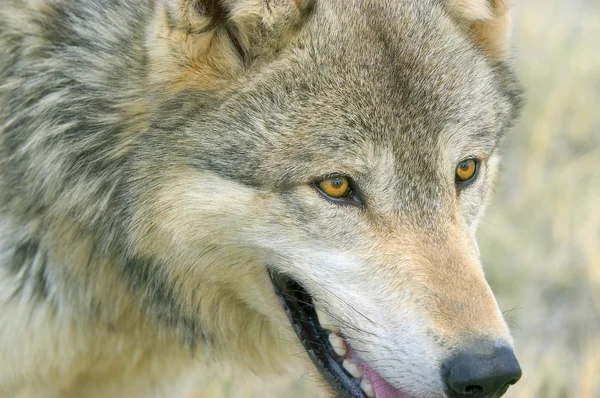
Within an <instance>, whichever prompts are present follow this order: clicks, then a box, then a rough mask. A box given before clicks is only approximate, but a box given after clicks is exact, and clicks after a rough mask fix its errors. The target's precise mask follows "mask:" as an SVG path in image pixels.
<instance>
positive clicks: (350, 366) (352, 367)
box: [342, 359, 363, 379]
mask: <svg viewBox="0 0 600 398" xmlns="http://www.w3.org/2000/svg"><path fill="white" fill-rule="evenodd" d="M342 366H343V367H344V369H346V371H347V372H348V373H350V375H351V376H352V377H354V378H356V379H358V378H361V377H362V375H363V372H362V370H360V368H359V367H358V365H357V364H355V363H354V362H352V361H351V360H349V359H344V362H342Z"/></svg>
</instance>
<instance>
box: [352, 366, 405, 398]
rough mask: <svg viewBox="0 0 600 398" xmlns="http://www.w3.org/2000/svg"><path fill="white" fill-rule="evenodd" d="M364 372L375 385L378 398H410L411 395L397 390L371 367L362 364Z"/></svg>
mask: <svg viewBox="0 0 600 398" xmlns="http://www.w3.org/2000/svg"><path fill="white" fill-rule="evenodd" d="M362 368H363V372H364V374H365V375H366V376H367V379H369V381H370V382H371V384H372V385H373V389H374V390H375V396H376V397H377V398H410V396H409V395H406V394H404V393H403V392H401V391H398V390H397V389H395V388H394V387H393V386H392V385H391V384H390V383H388V382H387V381H385V379H384V378H383V377H381V376H379V375H378V374H377V372H375V371H374V370H373V369H371V367H370V366H369V365H366V364H364V363H363V364H362Z"/></svg>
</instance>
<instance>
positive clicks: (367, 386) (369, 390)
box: [360, 379, 375, 398]
mask: <svg viewBox="0 0 600 398" xmlns="http://www.w3.org/2000/svg"><path fill="white" fill-rule="evenodd" d="M360 388H362V390H363V391H364V393H365V395H366V396H367V397H369V398H373V397H374V396H375V390H373V384H371V382H370V381H369V380H367V379H362V380H361V382H360Z"/></svg>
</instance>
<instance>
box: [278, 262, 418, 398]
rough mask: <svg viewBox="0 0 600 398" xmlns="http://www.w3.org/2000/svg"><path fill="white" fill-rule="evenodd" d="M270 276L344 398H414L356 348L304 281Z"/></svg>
mask: <svg viewBox="0 0 600 398" xmlns="http://www.w3.org/2000/svg"><path fill="white" fill-rule="evenodd" d="M270 275H271V280H272V281H273V285H274V287H275V293H276V294H277V295H278V296H279V299H280V301H281V305H282V307H283V309H284V310H285V313H286V314H287V316H288V318H289V319H290V322H291V324H292V326H293V328H294V331H295V332H296V334H297V335H298V338H299V339H300V342H301V343H302V345H303V346H304V349H305V350H306V351H307V353H308V355H309V357H310V359H311V360H312V361H313V363H314V364H315V366H316V367H317V369H318V370H319V372H320V373H321V375H322V376H323V377H324V378H325V380H326V381H327V382H328V383H329V384H330V385H331V387H332V388H333V389H334V391H335V392H336V393H337V395H338V396H339V397H340V398H372V397H377V398H410V396H409V395H407V394H404V393H402V392H401V391H398V390H397V389H396V388H394V387H393V386H392V385H391V384H389V383H388V382H387V381H386V380H384V379H383V378H382V377H381V376H379V375H378V374H377V372H375V370H373V369H372V368H371V367H370V366H369V365H367V364H366V363H365V362H364V361H363V360H362V359H361V358H360V357H359V356H358V355H357V354H356V353H355V352H353V351H352V348H351V347H350V345H349V344H348V343H347V342H346V341H345V339H344V337H343V335H342V334H341V333H340V330H339V329H338V328H337V327H335V326H334V325H333V324H332V322H331V320H330V318H329V317H328V316H327V315H326V314H325V313H324V312H322V311H320V310H317V309H316V307H315V306H314V304H313V300H312V297H311V296H310V294H308V292H307V291H306V290H305V289H304V288H303V287H302V286H300V284H298V283H297V282H295V281H293V280H292V279H289V278H287V277H285V276H282V275H274V274H272V273H270Z"/></svg>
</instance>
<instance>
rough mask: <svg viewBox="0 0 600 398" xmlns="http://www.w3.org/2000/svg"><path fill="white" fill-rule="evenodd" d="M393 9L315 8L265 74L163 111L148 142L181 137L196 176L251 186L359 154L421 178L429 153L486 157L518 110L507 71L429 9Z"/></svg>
mask: <svg viewBox="0 0 600 398" xmlns="http://www.w3.org/2000/svg"><path fill="white" fill-rule="evenodd" d="M398 3H401V4H396V2H375V1H362V2H351V3H349V4H337V3H336V2H316V3H315V8H314V10H312V13H311V15H310V17H309V18H308V19H307V21H306V22H305V24H304V25H303V28H302V30H301V32H300V33H299V36H298V37H297V38H296V40H295V41H294V42H293V43H291V44H290V45H289V46H288V48H285V49H283V50H282V52H281V54H279V56H278V57H277V59H276V60H275V61H274V62H270V63H268V64H266V65H264V66H262V67H260V68H257V69H256V70H253V71H252V70H251V71H250V72H248V74H247V75H246V76H244V78H243V79H241V80H240V81H237V82H235V83H232V85H231V86H230V87H228V88H227V89H226V90H224V91H222V92H219V93H218V94H215V95H211V94H207V93H206V92H194V91H191V90H188V91H185V92H182V93H180V94H179V95H177V96H176V97H174V98H169V99H166V100H165V101H164V102H163V103H161V105H160V108H161V112H158V113H157V114H156V118H155V119H154V127H155V129H156V131H164V130H165V129H168V130H178V131H183V132H184V133H183V134H185V138H186V140H185V141H186V142H187V143H189V142H190V140H191V141H192V142H193V141H194V140H198V145H201V146H202V148H203V151H198V152H196V153H190V154H188V155H189V156H191V157H193V158H194V159H195V162H196V165H197V166H198V167H199V168H202V169H204V170H206V169H208V170H212V171H215V172H216V173H218V174H223V175H226V176H227V177H231V178H235V179H240V180H243V181H244V182H247V183H250V184H252V185H254V184H256V185H263V184H269V185H270V183H273V184H285V183H286V182H288V183H289V182H294V181H295V180H298V179H305V178H307V177H308V175H307V173H314V168H313V169H312V170H311V167H312V166H313V165H330V164H331V165H332V166H333V163H334V162H342V164H341V165H340V166H343V165H344V164H343V161H342V160H344V161H345V162H346V163H352V162H353V161H354V163H355V164H356V162H357V161H359V160H360V159H359V158H360V157H361V153H364V152H365V150H366V148H365V145H369V146H372V145H375V146H378V147H380V148H381V147H385V148H386V149H388V150H391V151H392V152H393V156H394V157H395V158H396V159H397V160H399V162H397V164H398V165H399V166H398V167H399V168H400V169H402V167H403V165H406V164H414V161H415V159H417V158H418V159H420V162H421V163H422V164H421V168H420V169H421V170H423V172H433V169H434V168H436V167H437V166H438V165H437V164H436V163H437V162H438V158H439V157H440V154H439V152H440V145H441V144H440V143H448V144H450V145H454V146H456V147H457V152H460V150H461V149H462V150H464V151H470V153H465V154H466V155H469V154H471V153H472V152H478V153H482V154H489V153H491V152H492V151H493V149H494V148H495V146H496V144H497V141H498V139H499V137H500V136H501V135H502V133H503V132H504V131H505V130H506V129H507V128H508V127H509V126H510V125H511V123H512V120H513V119H514V118H515V117H516V116H517V114H518V111H519V108H520V98H521V96H520V92H521V91H520V87H519V86H518V83H517V81H516V80H515V77H514V75H513V74H512V71H511V70H510V68H509V66H507V65H506V64H505V63H503V62H494V61H490V60H488V59H486V57H485V56H484V54H483V52H482V51H481V50H480V49H479V48H478V47H477V46H476V45H475V44H473V43H472V41H471V40H469V37H468V36H467V34H465V32H464V31H463V30H461V28H460V26H459V25H458V24H457V23H455V22H454V20H453V19H452V17H451V16H450V15H449V14H448V13H447V12H446V11H445V9H444V8H443V7H442V5H441V4H438V2H436V1H434V0H431V1H422V2H398ZM432 5H433V7H432ZM158 141H160V142H157V144H158V145H161V142H162V143H163V144H164V135H162V134H159V138H158ZM186 146H187V148H190V150H193V148H195V147H196V146H195V145H186ZM368 149H369V150H370V149H372V148H368ZM200 152H201V153H200ZM203 154H205V155H204V156H205V157H204V158H202V156H203ZM207 154H209V155H207ZM290 158H293V159H295V160H297V161H298V163H297V165H296V167H290V165H289V162H286V161H285V160H286V159H290ZM407 159H409V160H410V162H407ZM459 160H460V159H459ZM302 164H304V165H305V166H306V167H304V168H303V167H301V165H302ZM238 165H239V166H238ZM241 165H243V167H242V166H241ZM265 165H266V166H265ZM249 166H250V167H249ZM277 166H281V168H279V169H278V167H277ZM264 167H266V168H267V169H268V170H266V171H265V172H260V171H261V170H262V169H263V168H264ZM349 167H351V166H349ZM273 170H277V171H278V172H279V175H278V176H273V175H270V174H272V173H270V172H272V171H273ZM333 171H335V170H333ZM397 171H401V170H397Z"/></svg>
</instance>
